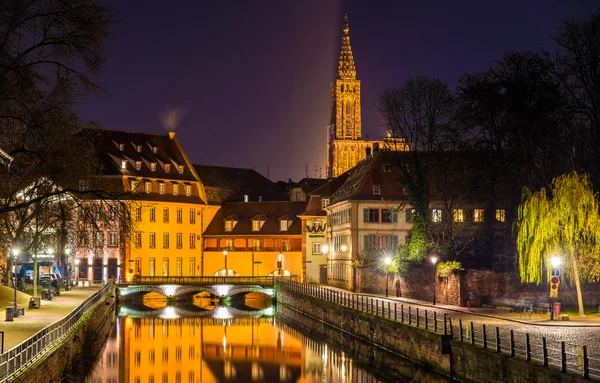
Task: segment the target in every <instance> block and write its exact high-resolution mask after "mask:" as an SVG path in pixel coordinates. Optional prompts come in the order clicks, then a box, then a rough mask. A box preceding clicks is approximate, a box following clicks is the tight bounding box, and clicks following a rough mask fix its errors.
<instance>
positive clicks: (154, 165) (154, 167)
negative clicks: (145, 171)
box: [150, 162, 156, 172]
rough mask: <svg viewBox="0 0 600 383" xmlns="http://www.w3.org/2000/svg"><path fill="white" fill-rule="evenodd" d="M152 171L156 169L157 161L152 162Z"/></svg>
mask: <svg viewBox="0 0 600 383" xmlns="http://www.w3.org/2000/svg"><path fill="white" fill-rule="evenodd" d="M150 171H153V172H155V171H156V162H150Z"/></svg>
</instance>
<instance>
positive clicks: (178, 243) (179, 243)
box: [177, 233, 183, 249]
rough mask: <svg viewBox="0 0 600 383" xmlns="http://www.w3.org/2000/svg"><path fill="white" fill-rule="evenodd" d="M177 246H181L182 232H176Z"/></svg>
mask: <svg viewBox="0 0 600 383" xmlns="http://www.w3.org/2000/svg"><path fill="white" fill-rule="evenodd" d="M177 248H178V249H181V248H183V234H182V233H177Z"/></svg>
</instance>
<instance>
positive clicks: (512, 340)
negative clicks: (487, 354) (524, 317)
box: [510, 330, 515, 356]
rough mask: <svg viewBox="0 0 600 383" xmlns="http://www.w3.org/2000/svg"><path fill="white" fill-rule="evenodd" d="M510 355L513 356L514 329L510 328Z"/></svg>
mask: <svg viewBox="0 0 600 383" xmlns="http://www.w3.org/2000/svg"><path fill="white" fill-rule="evenodd" d="M510 356H515V331H514V330H510Z"/></svg>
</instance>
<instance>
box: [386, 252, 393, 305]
mask: <svg viewBox="0 0 600 383" xmlns="http://www.w3.org/2000/svg"><path fill="white" fill-rule="evenodd" d="M391 263H392V258H391V257H385V296H386V298H387V296H388V287H389V285H390V264H391Z"/></svg>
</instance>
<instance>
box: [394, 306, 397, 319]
mask: <svg viewBox="0 0 600 383" xmlns="http://www.w3.org/2000/svg"><path fill="white" fill-rule="evenodd" d="M394 320H395V321H398V303H394Z"/></svg>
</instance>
